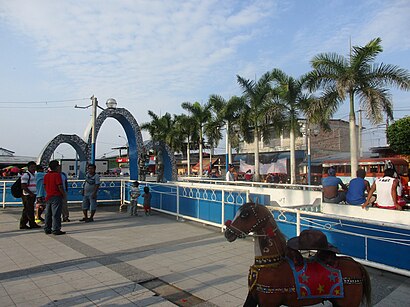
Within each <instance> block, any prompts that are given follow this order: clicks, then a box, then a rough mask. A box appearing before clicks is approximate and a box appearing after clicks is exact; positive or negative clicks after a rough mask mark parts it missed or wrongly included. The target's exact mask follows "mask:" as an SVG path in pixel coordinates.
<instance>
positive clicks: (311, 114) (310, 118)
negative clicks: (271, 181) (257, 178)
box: [271, 68, 330, 184]
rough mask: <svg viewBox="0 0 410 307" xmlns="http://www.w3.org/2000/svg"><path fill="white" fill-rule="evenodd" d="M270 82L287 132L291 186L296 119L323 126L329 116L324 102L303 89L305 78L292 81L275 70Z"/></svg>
mask: <svg viewBox="0 0 410 307" xmlns="http://www.w3.org/2000/svg"><path fill="white" fill-rule="evenodd" d="M271 80H272V83H273V86H274V88H273V90H272V97H273V101H274V103H276V104H277V105H278V107H277V109H278V110H281V112H280V114H281V116H282V118H283V120H284V121H285V127H286V129H288V130H289V137H290V178H291V183H292V184H293V183H296V158H295V136H296V135H299V134H300V126H299V121H298V118H299V117H300V115H304V116H305V117H306V118H307V122H308V123H320V124H321V125H323V126H324V125H325V123H326V122H327V120H328V119H329V118H330V115H329V113H328V112H323V109H325V108H324V107H323V102H324V101H323V100H319V99H316V98H315V97H314V96H313V95H312V94H311V93H309V92H308V91H306V89H305V88H304V83H305V80H306V77H305V76H302V77H300V78H299V79H294V78H293V77H291V76H288V75H287V74H285V73H284V72H283V71H282V70H280V69H276V68H275V69H273V70H272V72H271Z"/></svg>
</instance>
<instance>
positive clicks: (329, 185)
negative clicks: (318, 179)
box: [322, 167, 347, 204]
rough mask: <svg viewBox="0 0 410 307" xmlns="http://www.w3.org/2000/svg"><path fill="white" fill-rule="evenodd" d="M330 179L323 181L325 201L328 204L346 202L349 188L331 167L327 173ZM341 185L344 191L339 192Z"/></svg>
mask: <svg viewBox="0 0 410 307" xmlns="http://www.w3.org/2000/svg"><path fill="white" fill-rule="evenodd" d="M327 174H328V175H329V176H328V177H325V178H323V179H322V186H323V201H324V202H326V203H332V204H338V203H340V202H341V201H344V200H346V192H345V191H347V186H346V185H345V184H344V183H343V181H342V180H341V179H340V178H338V177H336V170H335V169H334V168H333V167H331V168H329V170H328V171H327ZM339 185H340V186H341V187H342V189H343V191H340V192H339Z"/></svg>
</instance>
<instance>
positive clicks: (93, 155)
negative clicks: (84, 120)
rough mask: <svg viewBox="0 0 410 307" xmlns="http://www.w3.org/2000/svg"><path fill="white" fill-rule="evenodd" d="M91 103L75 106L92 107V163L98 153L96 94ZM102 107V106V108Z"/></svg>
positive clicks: (78, 107)
mask: <svg viewBox="0 0 410 307" xmlns="http://www.w3.org/2000/svg"><path fill="white" fill-rule="evenodd" d="M90 99H91V104H90V105H88V106H86V107H80V106H77V105H75V106H74V108H77V109H88V108H89V107H92V118H91V161H90V162H91V164H95V153H96V148H95V136H96V133H95V121H96V118H97V107H98V100H97V97H95V96H94V95H92V96H91V98H90ZM101 109H102V108H101Z"/></svg>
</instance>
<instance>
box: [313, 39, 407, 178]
mask: <svg viewBox="0 0 410 307" xmlns="http://www.w3.org/2000/svg"><path fill="white" fill-rule="evenodd" d="M380 43H381V39H380V38H375V39H373V40H371V41H370V42H369V43H367V44H366V45H365V46H364V47H360V46H355V47H353V48H352V50H351V55H350V57H349V58H345V57H344V56H341V55H338V54H336V53H322V54H318V55H316V56H315V57H314V58H313V59H312V60H311V64H312V67H313V71H312V72H311V73H309V75H308V83H307V84H308V87H309V88H310V89H311V90H316V89H319V88H321V89H324V91H325V93H324V97H326V98H325V99H328V100H329V101H330V100H332V102H333V103H332V105H333V106H332V107H333V108H334V109H337V108H338V106H339V105H340V104H341V103H342V102H343V101H344V100H345V98H346V97H348V98H349V102H350V112H349V127H350V153H351V157H350V163H351V177H352V178H353V177H355V176H356V171H357V167H358V148H357V139H356V137H357V133H356V117H355V98H358V99H359V102H360V103H361V105H363V106H364V108H365V113H366V116H367V118H368V119H369V120H370V122H371V123H372V124H377V123H380V122H381V121H382V119H383V116H382V111H384V112H385V113H386V114H387V117H388V118H390V119H393V110H392V100H391V95H390V92H389V90H388V89H387V88H386V86H395V87H397V88H399V89H402V90H409V89H410V74H409V72H408V71H407V70H405V69H402V68H399V67H398V66H395V65H390V64H383V63H381V64H375V63H374V60H375V58H376V56H377V55H378V54H379V53H381V52H382V51H383V48H382V46H381V44H380Z"/></svg>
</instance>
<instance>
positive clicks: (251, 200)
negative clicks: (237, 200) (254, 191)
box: [248, 195, 253, 203]
mask: <svg viewBox="0 0 410 307" xmlns="http://www.w3.org/2000/svg"><path fill="white" fill-rule="evenodd" d="M248 199H249V202H251V203H253V199H252V197H251V195H249V196H248Z"/></svg>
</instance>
